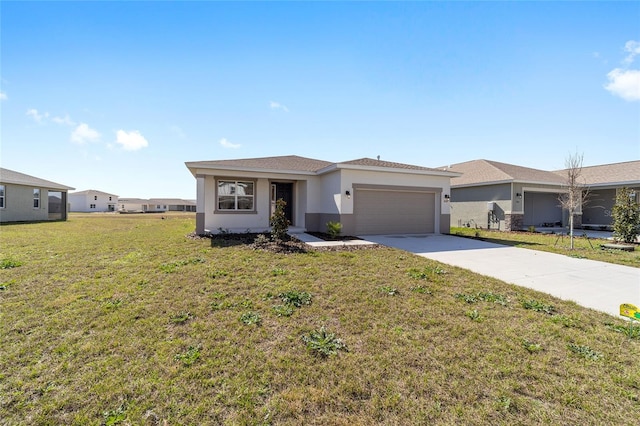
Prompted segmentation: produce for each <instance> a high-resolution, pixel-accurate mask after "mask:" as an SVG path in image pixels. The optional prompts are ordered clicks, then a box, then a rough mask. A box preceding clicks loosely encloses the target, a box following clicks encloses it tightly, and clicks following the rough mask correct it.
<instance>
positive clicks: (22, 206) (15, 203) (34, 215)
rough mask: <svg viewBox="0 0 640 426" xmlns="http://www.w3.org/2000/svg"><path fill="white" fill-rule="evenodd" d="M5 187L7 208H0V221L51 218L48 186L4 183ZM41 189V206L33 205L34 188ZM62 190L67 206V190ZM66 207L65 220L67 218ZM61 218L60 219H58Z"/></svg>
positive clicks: (33, 220)
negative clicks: (38, 186)
mask: <svg viewBox="0 0 640 426" xmlns="http://www.w3.org/2000/svg"><path fill="white" fill-rule="evenodd" d="M3 185H4V187H5V208H3V209H0V222H2V223H5V222H38V221H47V220H50V219H49V196H48V191H49V190H48V189H47V188H37V187H33V186H25V185H15V184H3ZM36 188H37V189H39V190H40V206H39V207H38V208H34V207H33V190H34V189H36ZM51 191H53V192H61V193H62V199H63V203H64V205H65V206H66V195H67V193H66V191H61V190H53V189H52V190H51ZM66 216H67V215H66V208H65V212H64V215H63V220H64V219H66ZM56 220H59V219H56Z"/></svg>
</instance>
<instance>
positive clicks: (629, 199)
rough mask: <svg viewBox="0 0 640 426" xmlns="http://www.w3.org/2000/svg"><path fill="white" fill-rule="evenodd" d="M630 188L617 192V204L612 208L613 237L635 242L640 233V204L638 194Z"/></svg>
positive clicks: (626, 241)
mask: <svg viewBox="0 0 640 426" xmlns="http://www.w3.org/2000/svg"><path fill="white" fill-rule="evenodd" d="M631 194H632V192H631V190H629V189H628V188H621V189H619V190H618V191H617V193H616V204H615V205H614V206H613V209H612V210H611V215H612V216H613V238H614V239H615V240H616V241H622V242H625V243H633V242H635V241H636V238H637V236H638V234H640V205H639V204H638V203H637V202H636V198H635V197H636V196H635V195H634V196H632V195H631Z"/></svg>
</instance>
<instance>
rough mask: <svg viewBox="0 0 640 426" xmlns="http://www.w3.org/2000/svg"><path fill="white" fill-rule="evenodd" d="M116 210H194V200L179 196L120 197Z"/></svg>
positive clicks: (151, 211) (152, 211)
mask: <svg viewBox="0 0 640 426" xmlns="http://www.w3.org/2000/svg"><path fill="white" fill-rule="evenodd" d="M118 211H119V212H121V213H163V212H167V211H171V212H173V211H175V212H195V211H196V202H195V201H193V200H182V199H179V198H151V199H142V198H120V199H119V203H118Z"/></svg>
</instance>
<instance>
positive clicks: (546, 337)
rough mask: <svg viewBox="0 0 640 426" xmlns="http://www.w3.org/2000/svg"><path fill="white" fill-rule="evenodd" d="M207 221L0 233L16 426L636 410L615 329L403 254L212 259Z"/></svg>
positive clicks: (238, 252) (6, 373) (624, 350)
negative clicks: (323, 346)
mask: <svg viewBox="0 0 640 426" xmlns="http://www.w3.org/2000/svg"><path fill="white" fill-rule="evenodd" d="M193 227H194V220H193V218H192V217H191V216H184V215H169V216H167V218H166V219H165V220H160V218H159V217H157V216H153V215H140V216H129V215H128V216H115V215H110V216H107V215H104V216H100V215H97V216H90V217H76V216H72V217H71V220H69V221H68V222H60V223H49V224H33V225H14V226H6V227H3V228H2V232H1V233H0V247H2V253H0V258H1V259H12V260H15V261H18V262H21V265H20V266H19V267H14V268H8V269H1V270H0V285H2V286H3V288H2V290H0V336H1V338H2V342H3V344H2V352H3V354H2V356H1V357H0V395H1V396H0V418H2V419H3V422H5V423H7V424H25V423H27V424H42V425H45V424H78V425H87V424H88V425H91V424H95V425H100V424H164V422H166V423H167V424H172V425H174V424H177V425H180V424H185V425H186V424H230V425H231V424H233V425H235V424H349V425H354V424H356V425H357V424H363V425H368V424H442V425H448V424H472V425H473V424H478V425H481V424H524V425H529V424H530V425H537V424H567V423H573V424H575V423H580V424H594V425H595V424H623V423H625V422H626V421H627V420H628V419H629V418H634V416H635V415H636V413H637V412H638V410H640V368H639V364H638V360H637V353H638V350H639V349H640V340H639V339H638V338H636V337H633V335H632V334H625V333H624V332H621V331H620V327H621V326H625V323H624V322H622V321H621V320H619V319H616V318H612V317H610V316H608V315H606V314H601V313H597V312H594V311H590V310H588V309H584V308H582V307H580V306H577V305H575V304H573V303H568V302H563V301H561V300H558V299H554V298H552V297H550V296H547V295H544V294H540V293H536V292H534V291H530V290H527V289H523V288H519V287H515V286H512V285H508V284H505V283H503V282H500V281H497V280H494V279H490V278H486V277H482V276H479V275H476V274H472V273H470V272H468V271H464V270H460V269H457V268H454V267H450V266H448V265H443V264H439V263H437V262H433V261H430V260H427V259H424V258H420V257H417V256H413V255H410V254H407V253H404V252H401V251H398V250H392V249H386V248H378V249H367V250H360V251H347V252H341V251H323V252H315V251H308V252H296V253H272V252H269V251H264V250H256V249H253V248H251V247H250V246H249V245H247V244H244V243H238V244H235V243H233V244H232V243H229V244H225V245H224V246H222V247H217V246H213V247H212V245H211V241H210V240H205V239H190V238H186V237H185V236H186V235H187V234H188V233H190V232H191V231H192V230H193ZM194 259H198V260H197V261H194ZM163 265H173V266H174V269H173V270H169V271H167V270H164V269H167V268H168V269H172V268H169V267H166V266H165V267H164V268H163ZM381 289H385V291H382V290H381ZM387 290H393V293H394V294H393V295H390V291H387ZM306 295H309V297H307V296H306ZM457 295H466V296H467V297H466V298H465V297H462V296H457ZM522 301H529V302H532V301H537V302H538V303H537V304H536V303H531V305H532V306H537V305H542V306H546V305H549V306H553V307H554V311H553V312H552V314H549V313H545V312H542V311H537V310H535V309H525V308H524V307H523V305H522ZM307 302H308V303H307ZM274 306H292V310H293V312H292V314H291V315H283V314H279V313H278V312H276V310H275V309H274ZM474 310H475V311H477V313H478V315H479V318H481V319H482V321H474V320H471V319H470V317H469V316H467V315H466V313H467V312H469V311H474ZM250 313H251V314H253V315H249V314H250ZM245 315H246V317H245V319H246V320H247V321H243V320H242V318H243V316H245ZM256 318H259V321H256ZM247 322H249V323H250V324H247ZM321 330H324V331H325V334H320V335H319V337H320V339H319V341H320V342H321V343H322V339H324V341H325V342H334V343H335V340H339V341H340V343H342V344H344V345H346V348H347V349H348V351H345V350H341V349H337V350H335V351H334V352H335V353H333V352H332V353H331V354H330V356H317V355H316V354H315V353H314V351H313V350H311V349H309V348H308V347H307V342H306V341H305V340H306V339H304V338H303V336H307V338H312V337H313V336H314V333H315V334H316V337H318V336H317V334H318V333H319V332H320V331H321ZM338 346H339V345H338Z"/></svg>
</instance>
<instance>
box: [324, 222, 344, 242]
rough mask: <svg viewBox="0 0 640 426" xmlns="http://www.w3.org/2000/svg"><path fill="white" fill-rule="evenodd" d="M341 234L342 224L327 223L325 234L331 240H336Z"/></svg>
mask: <svg viewBox="0 0 640 426" xmlns="http://www.w3.org/2000/svg"><path fill="white" fill-rule="evenodd" d="M341 232H342V224H341V223H340V222H333V221H329V222H327V234H329V236H330V237H331V238H334V239H335V238H338V236H339V235H340V233H341Z"/></svg>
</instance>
